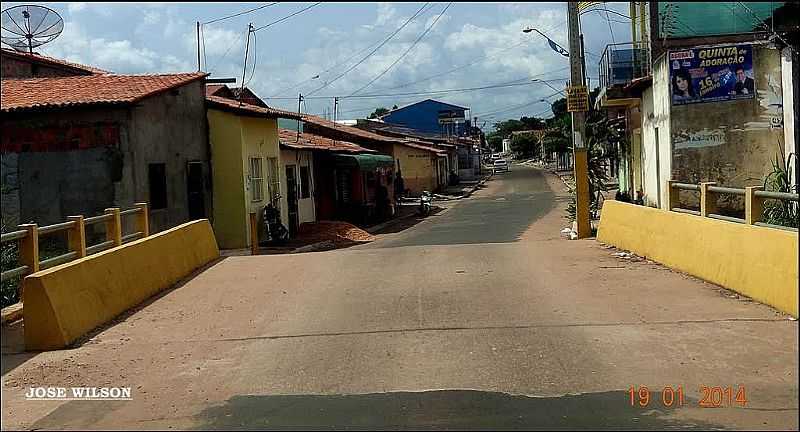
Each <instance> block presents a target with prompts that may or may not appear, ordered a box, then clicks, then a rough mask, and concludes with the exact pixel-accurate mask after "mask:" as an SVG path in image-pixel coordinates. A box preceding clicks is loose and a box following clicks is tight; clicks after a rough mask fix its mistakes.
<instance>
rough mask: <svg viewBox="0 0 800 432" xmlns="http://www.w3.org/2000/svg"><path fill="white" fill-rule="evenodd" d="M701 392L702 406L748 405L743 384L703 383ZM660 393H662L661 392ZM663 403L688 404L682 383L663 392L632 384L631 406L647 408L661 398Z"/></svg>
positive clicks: (667, 404)
mask: <svg viewBox="0 0 800 432" xmlns="http://www.w3.org/2000/svg"><path fill="white" fill-rule="evenodd" d="M699 390H700V394H699V396H700V397H699V398H698V399H697V406H698V407H700V408H723V407H726V408H730V407H741V408H744V407H745V406H746V405H747V392H746V390H745V387H744V386H743V385H737V386H728V387H721V386H717V387H709V386H704V385H701V386H700V387H699ZM659 393H660V394H659ZM659 396H660V402H661V405H662V406H664V407H666V408H678V407H682V406H684V405H686V394H685V392H684V388H683V386H682V385H679V386H677V387H672V386H666V387H664V388H663V389H662V390H661V392H658V391H656V392H652V393H651V391H650V389H649V388H647V387H646V386H639V387H638V388H637V387H636V386H631V387H630V388H629V389H628V397H629V401H628V402H629V403H630V404H631V406H634V407H635V406H639V407H641V408H646V407H647V406H650V404H651V403H653V404H657V403H658V402H657V401H656V399H659Z"/></svg>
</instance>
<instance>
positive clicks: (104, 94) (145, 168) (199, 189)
mask: <svg viewBox="0 0 800 432" xmlns="http://www.w3.org/2000/svg"><path fill="white" fill-rule="evenodd" d="M3 56H4V66H3V67H4V68H6V64H5V61H6V60H5V58H9V59H13V61H28V68H29V69H28V72H31V71H33V72H31V73H33V74H34V75H37V76H39V77H36V78H22V77H17V78H5V77H4V78H3V80H2V87H1V93H2V102H1V103H0V107H1V110H2V113H3V116H2V120H1V124H2V130H3V134H2V165H3V169H2V173H3V193H2V204H3V205H2V208H3V210H2V214H3V219H4V222H6V223H10V224H16V223H20V222H35V223H38V224H39V225H46V224H52V223H56V222H62V221H64V220H65V219H66V217H67V216H70V215H78V214H83V215H87V216H92V215H96V214H98V213H101V212H103V210H104V209H105V208H108V207H123V208H125V207H130V206H131V205H132V204H133V203H135V202H139V201H147V202H149V203H150V209H151V212H150V213H151V214H150V221H151V222H150V223H151V229H152V230H154V231H158V230H163V229H166V228H169V227H172V226H175V225H178V224H180V223H183V222H186V221H188V220H192V219H198V218H205V217H207V216H208V215H209V214H210V213H211V209H212V202H211V196H210V182H208V177H209V169H210V168H209V154H208V144H207V143H208V141H207V133H206V121H205V98H204V84H203V80H204V77H205V76H206V74H203V73H183V74H163V75H112V74H101V73H95V72H93V71H92V70H91V69H93V68H84V67H78V66H74V65H71V64H67V63H66V62H61V61H55V60H53V59H47V60H43V57H41V56H38V55H17V53H9V52H7V51H5V50H4V51H3ZM62 63H63V65H62ZM64 65H67V66H64ZM34 66H36V67H38V69H35V68H34ZM81 68H84V69H85V70H84V71H83V72H81V71H80V70H79V69H81ZM12 69H13V70H14V71H17V72H20V71H23V70H24V69H25V68H24V67H23V66H21V65H19V64H16V66H14V67H13V68H11V67H9V70H12ZM67 69H68V72H69V74H72V75H71V76H47V77H41V75H58V73H60V72H59V71H62V72H63V70H67ZM4 70H5V69H4ZM26 73H27V72H26ZM69 74H68V75H69Z"/></svg>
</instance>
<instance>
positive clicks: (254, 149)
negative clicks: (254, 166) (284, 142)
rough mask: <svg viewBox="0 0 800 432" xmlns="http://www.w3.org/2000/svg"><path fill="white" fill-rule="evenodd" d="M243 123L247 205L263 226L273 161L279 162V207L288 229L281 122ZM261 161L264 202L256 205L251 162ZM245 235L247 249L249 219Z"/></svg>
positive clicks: (248, 119)
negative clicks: (253, 160)
mask: <svg viewBox="0 0 800 432" xmlns="http://www.w3.org/2000/svg"><path fill="white" fill-rule="evenodd" d="M240 120H241V122H242V140H243V142H244V157H243V158H242V170H243V173H244V176H243V177H242V184H243V185H244V188H245V191H246V193H245V195H246V201H245V203H244V205H245V208H246V209H247V213H248V214H249V212H251V211H253V212H256V214H257V215H258V217H259V224H261V217H262V212H263V210H264V206H266V205H267V203H268V202H269V193H268V190H269V183H270V178H269V174H268V173H269V168H268V164H269V162H268V161H269V158H276V159H275V162H276V166H277V172H276V176H277V177H276V178H277V185H278V186H277V188H276V193H280V195H281V197H282V198H281V199H280V203H279V204H278V205H279V206H280V208H281V222H282V223H283V225H284V226H286V225H287V220H288V217H289V214H288V211H287V204H286V184H285V180H283V177H284V175H283V173H282V171H283V166H282V165H281V153H280V146H279V144H278V121H277V120H276V119H267V118H256V117H241V119H240ZM252 157H260V158H261V159H262V163H263V176H264V182H263V190H262V192H263V193H262V197H263V199H261V200H259V201H253V191H252V190H251V187H250V177H249V174H250V158H252ZM244 225H245V232H246V233H247V238H246V243H245V246H242V247H249V246H250V223H249V216H247V217H246V218H245V221H244Z"/></svg>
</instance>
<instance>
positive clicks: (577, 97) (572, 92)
mask: <svg viewBox="0 0 800 432" xmlns="http://www.w3.org/2000/svg"><path fill="white" fill-rule="evenodd" d="M567 111H568V112H586V111H589V91H588V90H587V89H586V86H569V87H567Z"/></svg>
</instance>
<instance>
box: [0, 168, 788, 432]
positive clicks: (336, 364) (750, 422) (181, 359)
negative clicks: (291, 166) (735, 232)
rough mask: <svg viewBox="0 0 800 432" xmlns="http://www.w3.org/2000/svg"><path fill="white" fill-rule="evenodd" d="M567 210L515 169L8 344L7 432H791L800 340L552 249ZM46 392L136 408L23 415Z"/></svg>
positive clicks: (706, 288)
mask: <svg viewBox="0 0 800 432" xmlns="http://www.w3.org/2000/svg"><path fill="white" fill-rule="evenodd" d="M501 198H505V199H501ZM564 205H565V197H564V194H563V191H561V190H559V183H558V180H557V179H553V178H552V177H547V178H545V177H543V175H542V174H541V173H540V172H538V171H536V170H533V169H528V168H522V167H518V166H515V167H513V168H512V172H511V173H509V174H507V175H499V176H496V177H495V178H494V179H492V180H491V181H490V182H488V183H487V188H486V189H484V190H481V191H478V192H476V193H475V195H473V196H472V197H470V198H469V199H464V200H460V201H457V202H451V203H447V208H446V209H445V210H444V211H442V212H440V213H439V214H438V215H437V216H434V217H431V218H429V219H428V220H425V221H422V222H420V223H418V224H416V225H414V226H413V227H411V228H408V229H407V230H404V231H400V232H394V233H389V234H385V235H382V236H381V239H379V240H378V241H376V242H374V243H372V244H370V245H368V246H361V247H358V248H351V249H345V250H335V251H328V252H318V253H307V254H289V255H272V256H252V257H251V256H238V257H228V258H225V259H223V260H220V261H219V262H216V263H214V264H213V265H211V266H209V268H207V269H205V270H204V271H203V272H201V273H199V274H198V275H196V276H195V277H193V278H192V279H191V280H189V281H187V282H186V283H185V284H183V285H182V286H180V287H178V288H176V289H173V290H171V291H169V292H166V293H165V294H164V295H162V296H160V297H158V298H156V299H154V300H153V301H151V302H149V303H148V304H147V305H145V306H144V307H142V308H141V310H138V311H136V312H135V313H132V314H130V315H129V316H127V317H125V318H124V319H122V320H120V322H118V323H116V324H115V325H113V326H110V327H108V328H107V329H105V330H103V331H101V332H99V333H97V334H95V335H93V336H92V337H91V338H89V339H88V340H87V341H85V342H84V343H83V344H81V345H80V346H78V347H76V348H74V349H71V350H64V351H57V352H48V353H41V354H21V353H16V354H15V353H13V352H12V351H13V339H12V337H11V336H13V335H10V336H9V335H8V334H7V333H5V330H4V340H3V345H4V348H3V349H4V353H3V381H4V382H3V400H2V412H3V420H2V424H3V428H4V429H7V428H37V429H38V428H43V429H62V428H84V429H85V428H112V429H116V428H125V429H166V428H177V429H197V428H200V429H259V428H268V429H300V428H307V429H330V428H347V429H375V428H377V429H385V428H393V429H446V428H457V429H563V428H571V429H572V428H593V429H664V428H700V429H715V428H744V429H797V427H798V420H797V419H798V417H797V416H798V381H797V370H798V356H797V355H798V347H797V337H798V327H797V322H796V321H790V320H787V319H786V317H784V316H782V315H781V314H779V313H777V312H775V311H773V310H772V309H770V308H768V307H766V306H763V305H759V304H756V303H753V302H748V301H743V300H739V299H735V298H731V296H729V295H727V293H726V292H725V291H723V290H720V289H718V288H717V287H715V286H713V285H710V284H706V283H703V282H701V281H697V280H695V279H693V278H690V277H687V276H685V275H681V274H678V273H675V272H672V271H669V270H668V269H665V268H663V267H661V266H658V265H655V264H653V263H648V262H646V261H631V260H623V259H620V258H617V257H615V256H613V255H612V252H613V251H612V250H608V249H604V248H603V247H602V246H601V245H599V244H598V243H597V242H595V241H594V240H580V241H568V240H564V239H561V238H559V230H560V229H561V228H562V227H563V225H564V219H563V206H564ZM498 219H500V220H501V221H502V222H498ZM445 225H446V226H445ZM389 231H391V230H389ZM39 385H44V386H79V385H82V386H103V385H106V386H108V385H113V386H130V387H131V388H132V392H133V400H131V401H117V402H93V401H69V402H64V401H46V402H26V401H25V400H24V397H23V395H24V392H25V391H27V389H28V387H30V386H39ZM632 386H634V387H635V389H636V390H637V393H636V397H635V399H634V404H633V405H631V398H630V393H628V391H629V389H630V388H631V387H632ZM642 386H646V387H648V388H649V389H650V391H651V393H650V397H649V399H648V400H647V403H643V402H644V400H642V399H639V393H638V390H639V389H640V388H641V387H642ZM666 386H670V388H672V389H674V390H675V391H678V388H679V387H680V389H681V391H682V392H683V393H684V395H685V396H684V399H683V403H682V404H679V403H678V402H675V403H673V404H672V405H671V406H666V404H665V402H664V396H663V395H664V394H666V393H665V392H664V389H665V387H666ZM701 386H708V387H717V386H718V387H720V388H727V387H729V386H731V387H732V388H733V389H735V390H734V391H737V390H739V389H740V388H745V389H746V398H747V403H746V405H745V406H741V405H737V404H735V403H730V404H729V403H727V402H725V403H723V404H722V405H723V406H722V407H720V408H712V409H709V408H702V407H700V401H701V400H702V398H703V394H702V389H701ZM678 405H680V406H678ZM728 405H731V406H728Z"/></svg>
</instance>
